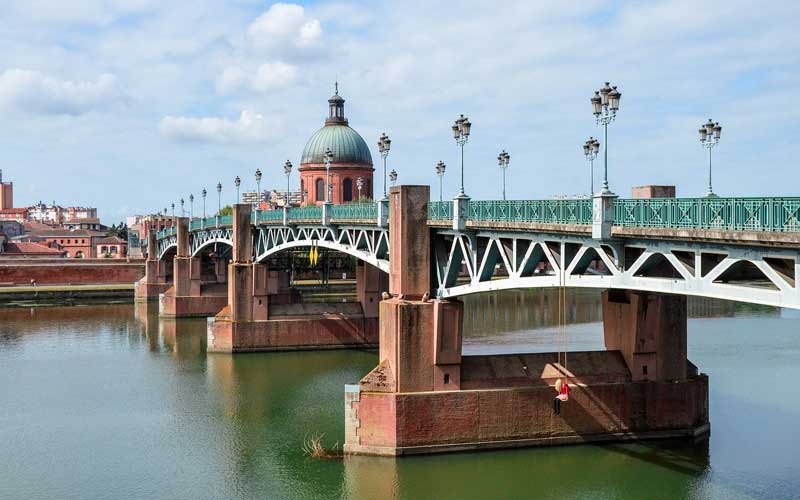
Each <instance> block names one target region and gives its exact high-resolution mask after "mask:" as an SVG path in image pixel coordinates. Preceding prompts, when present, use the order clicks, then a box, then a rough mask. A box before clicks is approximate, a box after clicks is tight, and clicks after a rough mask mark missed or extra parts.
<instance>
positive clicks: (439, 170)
mask: <svg viewBox="0 0 800 500" xmlns="http://www.w3.org/2000/svg"><path fill="white" fill-rule="evenodd" d="M445 170H447V165H445V164H444V162H443V161H441V160H439V163H437V164H436V175H438V176H439V201H440V202H441V201H442V200H443V199H444V198H443V196H442V178H443V177H444V171H445Z"/></svg>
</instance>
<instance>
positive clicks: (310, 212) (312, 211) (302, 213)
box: [289, 207, 322, 222]
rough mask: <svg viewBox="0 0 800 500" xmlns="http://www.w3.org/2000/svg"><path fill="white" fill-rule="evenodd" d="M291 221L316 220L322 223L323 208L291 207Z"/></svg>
mask: <svg viewBox="0 0 800 500" xmlns="http://www.w3.org/2000/svg"><path fill="white" fill-rule="evenodd" d="M289 220H293V221H296V220H315V221H320V222H321V221H322V207H291V208H290V209H289Z"/></svg>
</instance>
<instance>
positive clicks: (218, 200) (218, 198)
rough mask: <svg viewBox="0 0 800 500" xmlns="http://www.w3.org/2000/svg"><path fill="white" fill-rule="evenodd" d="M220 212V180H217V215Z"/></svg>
mask: <svg viewBox="0 0 800 500" xmlns="http://www.w3.org/2000/svg"><path fill="white" fill-rule="evenodd" d="M220 212H222V182H219V181H218V182H217V215H219V214H220Z"/></svg>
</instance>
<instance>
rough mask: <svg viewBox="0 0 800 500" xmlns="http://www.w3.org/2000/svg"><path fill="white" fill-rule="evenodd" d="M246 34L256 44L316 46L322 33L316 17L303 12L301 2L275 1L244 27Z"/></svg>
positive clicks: (266, 46)
mask: <svg viewBox="0 0 800 500" xmlns="http://www.w3.org/2000/svg"><path fill="white" fill-rule="evenodd" d="M247 36H248V38H249V39H250V41H251V42H252V43H253V45H255V46H256V47H258V48H273V47H281V46H286V45H289V46H295V47H299V48H307V47H313V46H316V45H317V44H318V42H319V39H320V37H321V36H322V28H321V26H320V23H319V20H318V19H310V18H309V17H308V16H306V12H305V9H304V8H303V7H302V6H301V5H297V4H288V3H276V4H274V5H272V6H271V7H270V8H269V10H267V11H266V12H265V13H263V14H261V15H260V16H258V17H257V18H256V20H255V21H253V22H252V23H251V24H250V26H249V27H248V29H247Z"/></svg>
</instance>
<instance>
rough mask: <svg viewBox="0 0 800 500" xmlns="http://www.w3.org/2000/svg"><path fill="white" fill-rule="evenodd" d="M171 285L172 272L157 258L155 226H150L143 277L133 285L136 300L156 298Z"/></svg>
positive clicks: (167, 264)
mask: <svg viewBox="0 0 800 500" xmlns="http://www.w3.org/2000/svg"><path fill="white" fill-rule="evenodd" d="M171 286H172V272H170V269H169V263H168V262H166V261H163V260H160V259H159V258H158V242H157V240H156V227H155V226H151V227H150V230H149V231H148V232H147V260H146V261H145V272H144V277H143V278H142V279H140V280H139V281H137V282H136V284H135V285H134V297H135V300H136V302H146V301H151V300H158V296H159V295H160V294H162V293H164V292H166V291H167V290H168V289H169V288H170V287H171Z"/></svg>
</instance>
